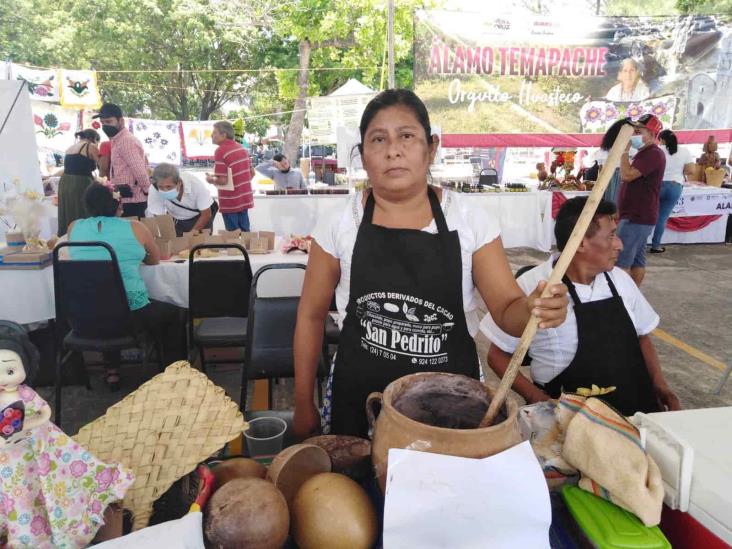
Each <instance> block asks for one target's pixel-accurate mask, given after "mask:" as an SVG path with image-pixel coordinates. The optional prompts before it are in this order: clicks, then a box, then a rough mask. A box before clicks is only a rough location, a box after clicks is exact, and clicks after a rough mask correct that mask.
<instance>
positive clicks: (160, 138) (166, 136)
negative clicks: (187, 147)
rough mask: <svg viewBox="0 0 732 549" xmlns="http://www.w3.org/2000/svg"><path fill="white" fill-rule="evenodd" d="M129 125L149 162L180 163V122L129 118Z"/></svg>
mask: <svg viewBox="0 0 732 549" xmlns="http://www.w3.org/2000/svg"><path fill="white" fill-rule="evenodd" d="M130 126H131V127H132V133H133V134H135V137H137V138H138V139H139V140H140V142H141V143H142V146H143V148H144V149H145V153H146V154H147V159H148V160H149V162H150V163H151V164H160V163H162V162H167V163H169V164H176V165H179V164H180V161H181V158H180V149H181V143H180V122H177V121H172V120H143V119H141V118H130ZM209 140H210V139H209Z"/></svg>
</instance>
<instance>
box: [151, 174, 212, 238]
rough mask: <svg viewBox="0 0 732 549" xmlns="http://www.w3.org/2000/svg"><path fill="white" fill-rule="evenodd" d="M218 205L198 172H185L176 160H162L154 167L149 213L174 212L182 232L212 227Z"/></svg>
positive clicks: (177, 225)
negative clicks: (180, 169)
mask: <svg viewBox="0 0 732 549" xmlns="http://www.w3.org/2000/svg"><path fill="white" fill-rule="evenodd" d="M218 209H219V208H218V204H216V202H215V201H214V199H213V198H211V193H210V192H209V190H208V188H207V187H206V185H204V184H203V183H202V182H201V181H199V180H198V179H196V177H195V176H192V175H189V174H186V173H183V174H181V173H180V172H179V171H178V168H177V167H175V166H173V165H172V164H165V163H163V164H158V166H157V167H156V168H155V169H154V170H153V175H152V186H151V187H150V194H149V195H148V197H147V215H148V217H152V216H153V215H164V214H170V215H171V216H172V217H173V219H174V220H175V232H176V234H177V235H178V236H182V235H183V233H187V232H190V231H193V232H199V231H201V230H202V229H211V228H212V227H213V221H214V217H215V216H216V212H217V211H218Z"/></svg>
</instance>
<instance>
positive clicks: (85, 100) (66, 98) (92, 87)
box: [58, 69, 102, 109]
mask: <svg viewBox="0 0 732 549" xmlns="http://www.w3.org/2000/svg"><path fill="white" fill-rule="evenodd" d="M58 72H59V78H60V86H61V105H62V106H64V107H73V108H89V109H96V108H98V107H99V106H100V105H101V104H102V98H101V96H100V95H99V87H98V86H97V73H96V71H88V70H84V71H73V70H67V69H61V70H59V71H58Z"/></svg>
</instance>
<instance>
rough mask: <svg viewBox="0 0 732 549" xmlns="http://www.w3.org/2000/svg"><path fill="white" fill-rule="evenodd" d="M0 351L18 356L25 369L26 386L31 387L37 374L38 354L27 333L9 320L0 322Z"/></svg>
mask: <svg viewBox="0 0 732 549" xmlns="http://www.w3.org/2000/svg"><path fill="white" fill-rule="evenodd" d="M0 349H9V350H11V351H13V352H15V353H17V354H18V356H20V359H21V360H22V361H23V368H25V381H24V383H25V384H26V385H32V383H33V379H34V378H35V377H36V375H37V374H38V370H39V363H40V358H41V357H40V353H39V352H38V349H37V348H36V346H35V345H34V344H33V342H31V340H30V339H29V338H28V332H27V331H26V330H25V328H23V326H21V325H20V324H16V323H15V322H12V321H10V320H0Z"/></svg>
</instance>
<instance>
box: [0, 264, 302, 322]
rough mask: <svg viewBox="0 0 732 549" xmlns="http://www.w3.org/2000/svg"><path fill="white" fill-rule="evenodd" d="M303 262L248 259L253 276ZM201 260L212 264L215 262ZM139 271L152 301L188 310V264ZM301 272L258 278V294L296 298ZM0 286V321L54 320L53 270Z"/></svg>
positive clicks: (7, 275)
mask: <svg viewBox="0 0 732 549" xmlns="http://www.w3.org/2000/svg"><path fill="white" fill-rule="evenodd" d="M231 259H235V258H233V257H232V258H231ZM307 259H308V256H307V255H306V254H303V253H302V252H292V253H290V254H283V253H281V252H277V251H276V252H272V253H269V254H262V255H254V254H252V255H250V256H249V260H250V261H251V264H252V274H256V272H257V271H258V270H259V269H261V268H262V267H263V266H264V265H269V264H272V263H301V264H306V263H307ZM222 260H225V259H222ZM203 261H215V259H211V260H208V259H206V260H203ZM141 272H142V278H143V279H144V280H145V284H146V285H147V288H148V291H149V293H150V297H151V298H152V299H156V300H159V301H164V302H166V303H172V304H173V305H177V306H179V307H183V308H187V307H188V262H183V263H173V262H161V263H160V264H159V265H143V266H142V267H141ZM303 273H304V271H301V272H298V273H292V272H289V273H288V272H270V273H267V275H265V276H263V277H262V279H261V284H260V288H259V292H260V295H263V296H265V297H271V296H275V295H280V296H288V295H299V294H300V291H301V287H302V277H303ZM0 287H1V288H2V289H3V291H2V292H0V311H2V313H0V318H2V319H3V320H12V321H15V322H18V323H19V324H31V323H34V322H44V321H46V320H49V319H52V318H55V316H56V312H55V311H56V308H55V305H54V290H53V267H46V268H45V269H41V270H37V271H12V270H0Z"/></svg>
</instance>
